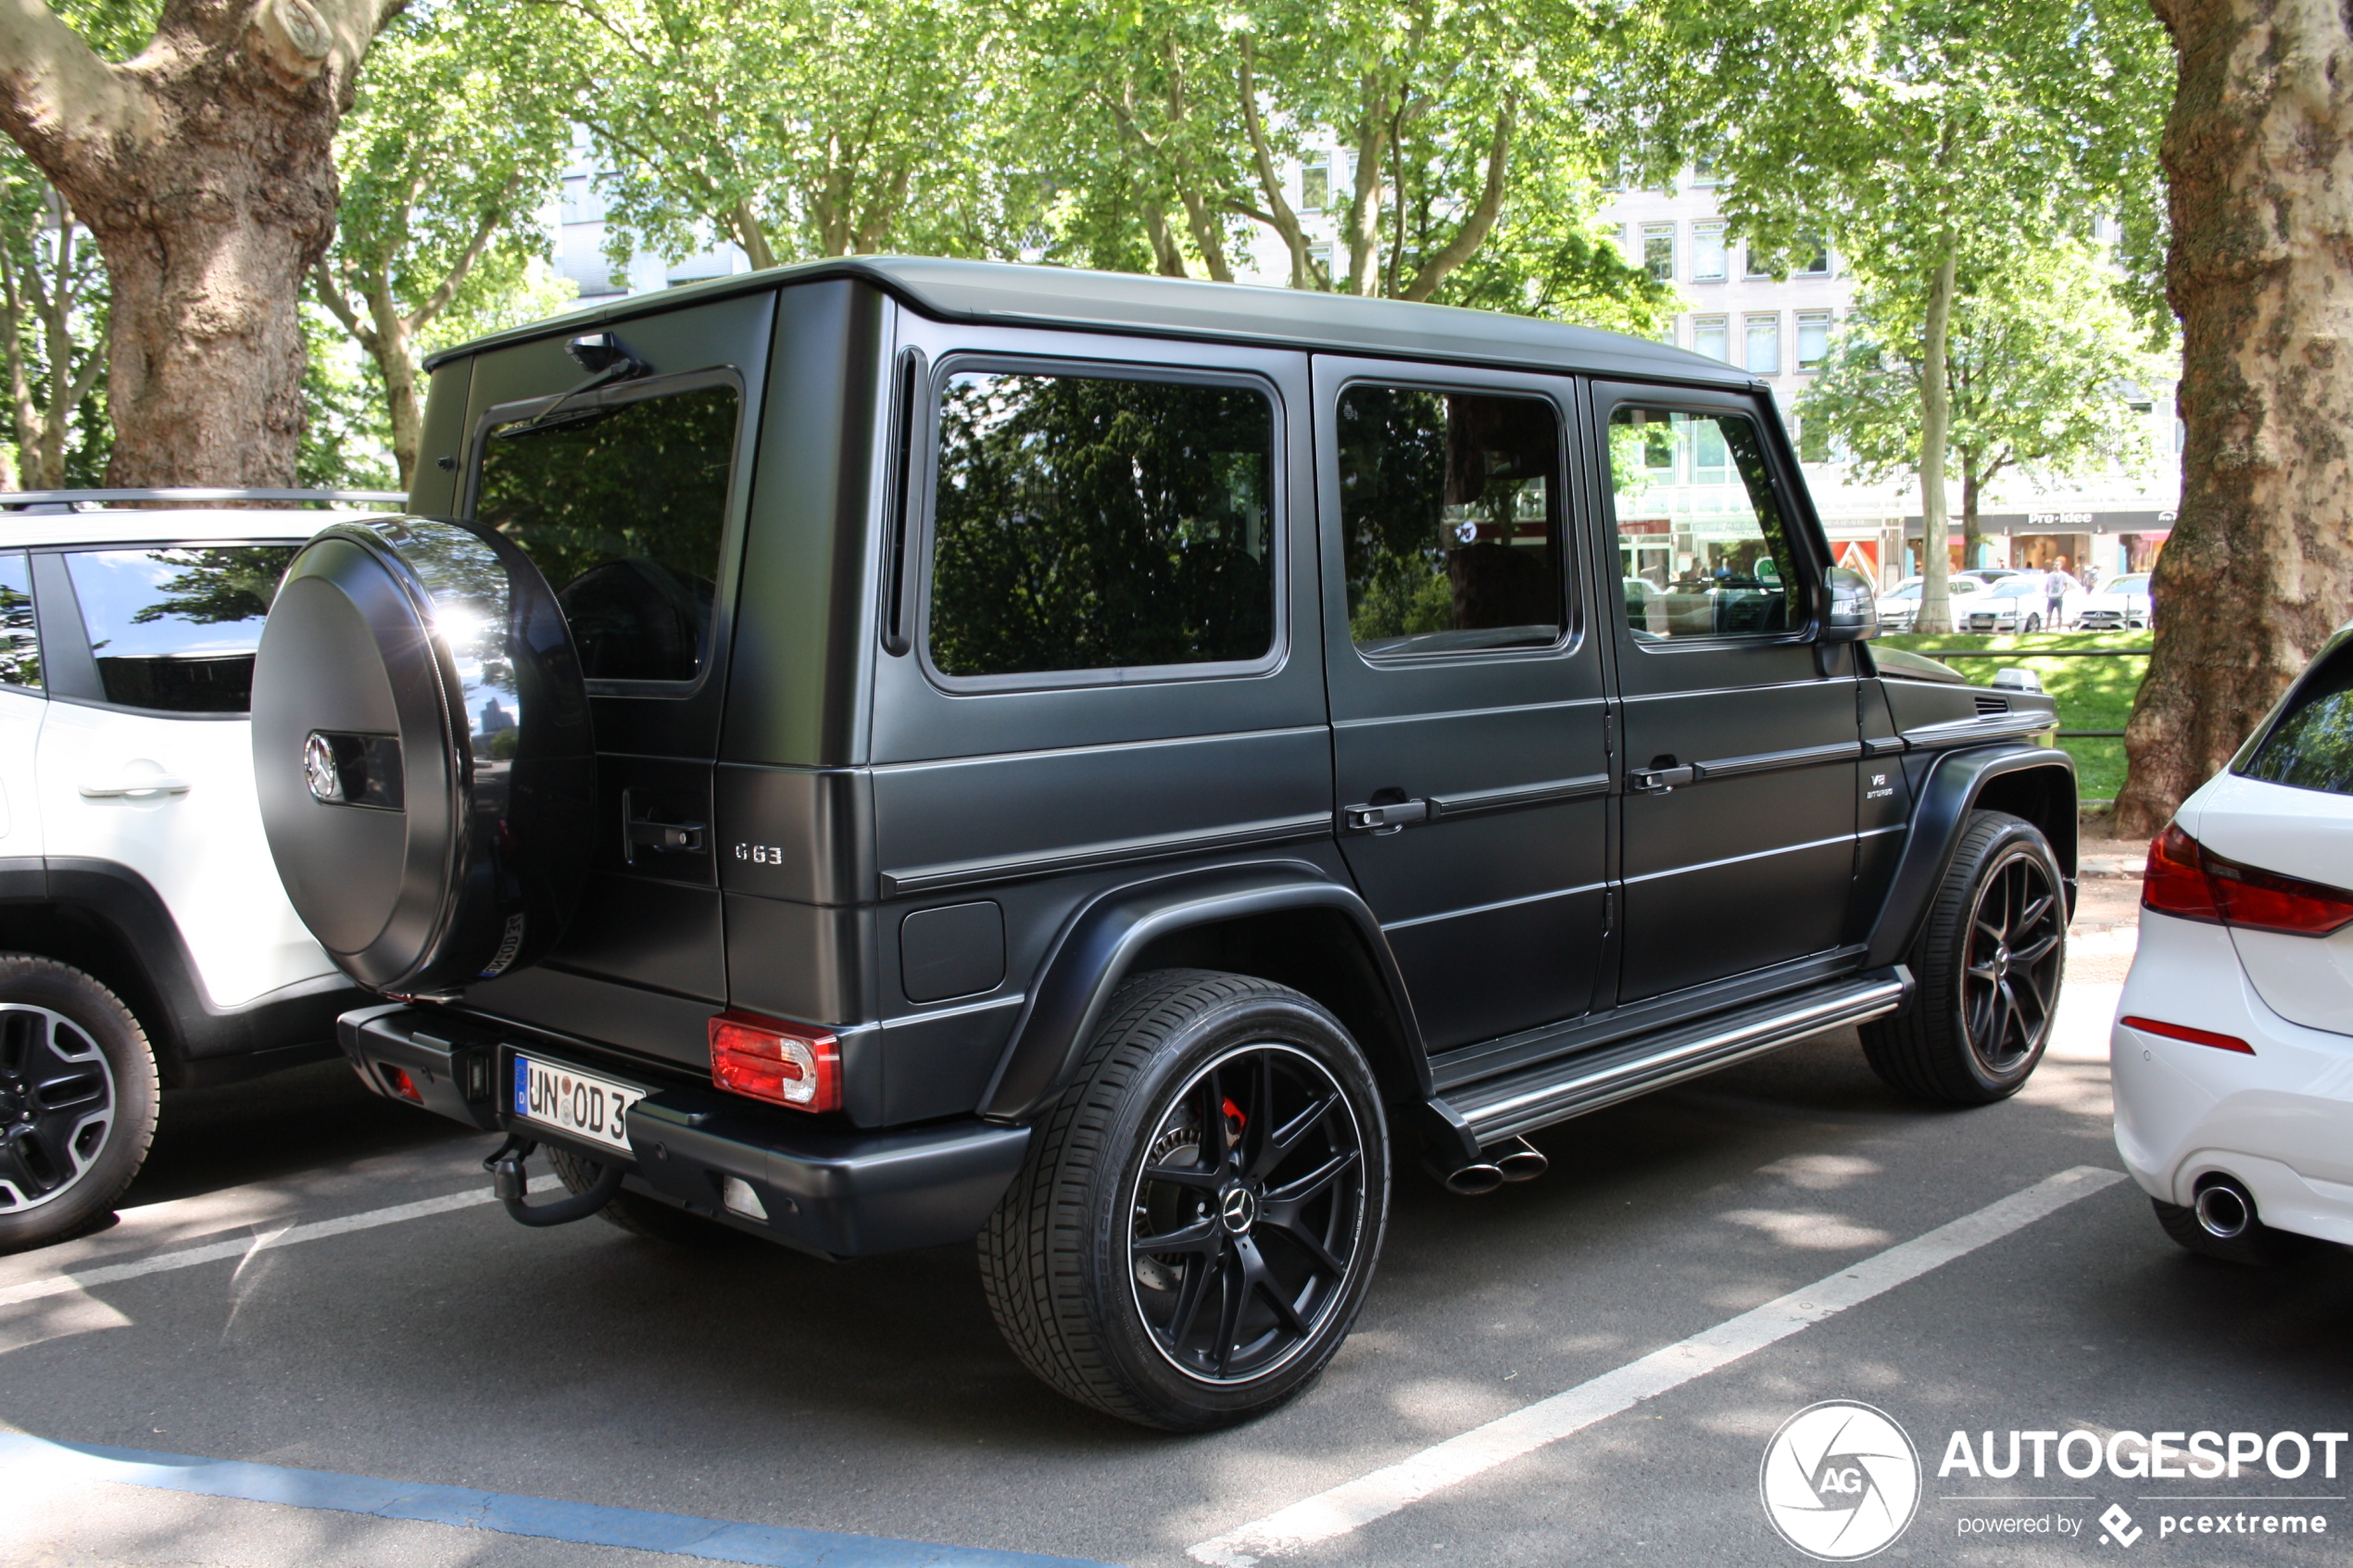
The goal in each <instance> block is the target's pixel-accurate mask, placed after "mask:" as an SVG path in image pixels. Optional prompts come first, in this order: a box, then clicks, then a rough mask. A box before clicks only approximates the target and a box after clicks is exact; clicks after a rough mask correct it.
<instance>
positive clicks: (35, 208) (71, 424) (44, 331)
mask: <svg viewBox="0 0 2353 1568" xmlns="http://www.w3.org/2000/svg"><path fill="white" fill-rule="evenodd" d="M107 299H108V291H107V275H106V269H105V267H104V266H103V264H102V263H101V261H100V259H99V257H98V250H97V246H96V245H94V244H92V243H91V241H90V238H89V236H88V234H86V233H85V232H82V230H81V229H80V227H79V226H78V225H77V224H75V223H74V222H73V221H72V215H71V214H70V212H69V210H68V209H67V208H66V207H65V206H64V204H63V203H62V202H60V201H59V200H58V199H57V194H56V193H55V192H54V191H52V190H51V189H50V187H49V184H48V182H47V181H45V180H44V179H43V178H42V177H41V173H40V171H39V170H38V169H35V168H34V167H33V166H32V163H31V160H30V159H28V158H27V157H25V156H24V155H23V154H22V153H21V152H19V151H18V149H17V147H16V144H14V143H10V142H0V397H5V398H6V416H5V417H4V418H0V483H6V479H7V476H8V472H9V470H13V471H14V473H15V476H16V478H17V480H18V482H19V483H22V484H23V485H24V486H25V487H27V488H31V489H39V488H47V487H52V486H55V485H59V484H65V483H81V481H79V480H77V479H76V477H75V476H76V475H77V474H80V473H83V472H88V471H92V470H93V469H94V468H95V470H103V469H104V467H105V458H106V454H107V451H108V450H109V449H110V448H111V446H112V445H113V442H112V438H111V435H110V434H108V433H107V427H106V420H105V409H106V401H105V399H106V341H107V340H106V322H107ZM93 433H95V436H96V440H95V445H93V440H92V437H93ZM10 453H13V455H14V462H13V463H10V462H9V461H8V460H7V455H8V454H10ZM93 455H95V458H96V461H95V464H93V462H92V458H93Z"/></svg>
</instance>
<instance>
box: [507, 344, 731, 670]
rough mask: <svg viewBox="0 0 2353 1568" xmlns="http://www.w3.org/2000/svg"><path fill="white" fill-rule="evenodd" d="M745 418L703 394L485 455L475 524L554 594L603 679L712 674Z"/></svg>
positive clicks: (594, 419) (596, 415) (561, 417)
mask: <svg viewBox="0 0 2353 1568" xmlns="http://www.w3.org/2000/svg"><path fill="white" fill-rule="evenodd" d="M736 405H737V397H736V389H735V388H734V387H732V386H705V387H698V388H696V389H695V390H693V391H691V392H677V393H672V394H669V395H666V396H660V397H640V398H637V399H635V400H634V401H631V402H625V403H608V404H603V405H598V406H592V407H590V408H585V409H582V410H580V411H579V412H577V413H574V412H573V411H572V410H570V409H564V410H560V411H559V412H558V413H557V414H556V417H555V418H554V419H553V420H549V421H548V422H547V423H545V424H536V425H535V424H534V423H532V421H530V420H515V421H512V422H510V423H508V424H505V425H502V426H500V427H499V428H498V429H497V430H495V431H493V432H492V433H491V436H490V439H489V440H488V441H486V442H484V443H483V454H482V480H481V485H480V488H479V489H478V491H477V492H476V495H475V499H474V517H475V519H476V520H477V521H482V522H486V523H489V524H490V525H492V526H493V527H495V528H497V530H498V532H499V533H503V534H505V535H506V536H507V537H508V538H510V539H512V540H513V541H514V542H515V543H516V544H517V545H519V546H522V551H523V553H524V554H525V555H527V556H529V557H530V558H531V559H532V564H534V565H535V566H536V567H538V568H539V571H540V572H541V574H542V575H544V576H545V577H546V578H547V581H548V583H550V584H552V585H553V586H554V588H555V590H556V597H557V598H558V599H559V600H560V602H561V603H562V605H563V607H564V616H565V619H566V620H567V621H570V622H571V624H572V634H573V641H574V642H575V643H577V644H578V645H579V647H580V661H581V665H582V668H583V669H584V670H585V672H586V674H587V675H588V678H589V679H591V680H603V681H690V680H692V679H694V676H695V672H696V671H698V670H699V669H700V668H701V667H702V660H703V659H704V657H705V655H706V653H707V651H708V648H709V645H710V640H711V601H712V598H713V597H714V596H715V594H716V592H717V587H718V582H719V540H720V535H721V533H724V530H725V526H726V519H727V485H728V479H729V475H730V472H731V470H732V469H733V467H734V463H735V453H736Z"/></svg>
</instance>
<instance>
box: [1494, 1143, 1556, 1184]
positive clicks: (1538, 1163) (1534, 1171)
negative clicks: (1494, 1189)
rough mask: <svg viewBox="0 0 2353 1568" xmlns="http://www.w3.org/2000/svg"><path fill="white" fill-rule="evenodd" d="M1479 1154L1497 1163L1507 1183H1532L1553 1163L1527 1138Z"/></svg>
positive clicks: (1498, 1145) (1497, 1167) (1496, 1166)
mask: <svg viewBox="0 0 2353 1568" xmlns="http://www.w3.org/2000/svg"><path fill="white" fill-rule="evenodd" d="M1479 1152H1480V1153H1481V1154H1484V1155H1486V1156H1487V1157H1488V1158H1489V1159H1490V1160H1493V1161H1494V1162H1495V1168H1496V1169H1497V1170H1499V1171H1501V1172H1502V1173H1504V1180H1505V1181H1507V1182H1532V1181H1534V1180H1535V1179H1536V1178H1537V1177H1539V1176H1541V1175H1542V1174H1543V1173H1544V1169H1545V1167H1546V1166H1548V1165H1550V1164H1551V1163H1552V1161H1551V1160H1546V1159H1545V1158H1544V1156H1543V1154H1542V1153H1541V1151H1540V1150H1539V1149H1538V1148H1537V1147H1536V1146H1535V1145H1534V1144H1532V1143H1529V1141H1528V1140H1527V1139H1526V1138H1514V1139H1513V1140H1512V1141H1511V1142H1509V1143H1504V1144H1497V1145H1496V1146H1495V1147H1494V1148H1484V1149H1481V1150H1479Z"/></svg>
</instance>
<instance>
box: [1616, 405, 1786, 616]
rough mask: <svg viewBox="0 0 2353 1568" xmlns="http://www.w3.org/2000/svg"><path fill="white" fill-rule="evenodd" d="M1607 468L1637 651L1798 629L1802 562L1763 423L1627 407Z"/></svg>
mask: <svg viewBox="0 0 2353 1568" xmlns="http://www.w3.org/2000/svg"><path fill="white" fill-rule="evenodd" d="M1609 458H1610V483H1611V490H1612V495H1613V499H1614V501H1615V504H1616V508H1617V549H1618V556H1619V559H1620V561H1621V562H1622V565H1623V570H1624V575H1625V579H1626V619H1627V621H1628V623H1629V626H1630V627H1631V629H1632V631H1633V633H1634V638H1635V640H1636V641H1637V642H1653V641H1658V640H1662V639H1665V638H1670V637H1674V638H1681V637H1724V636H1740V635H1744V634H1751V633H1781V632H1787V631H1788V630H1790V585H1791V584H1792V583H1793V582H1796V581H1797V578H1796V575H1795V573H1796V567H1797V558H1796V555H1795V553H1794V551H1793V550H1792V548H1791V547H1790V538H1789V530H1788V528H1787V527H1786V525H1785V524H1784V522H1783V521H1782V518H1781V510H1780V503H1779V502H1778V501H1777V500H1776V498H1775V497H1774V495H1773V485H1772V481H1771V478H1770V476H1769V474H1768V470H1767V469H1766V467H1765V449H1764V444H1763V443H1762V442H1761V441H1760V440H1759V439H1758V437H1757V433H1756V426H1755V422H1754V421H1752V420H1749V419H1747V418H1746V417H1744V416H1743V415H1739V414H1701V413H1688V412H1685V411H1683V410H1681V409H1675V408H1618V409H1617V410H1616V411H1615V412H1614V413H1612V414H1611V415H1610V420H1609Z"/></svg>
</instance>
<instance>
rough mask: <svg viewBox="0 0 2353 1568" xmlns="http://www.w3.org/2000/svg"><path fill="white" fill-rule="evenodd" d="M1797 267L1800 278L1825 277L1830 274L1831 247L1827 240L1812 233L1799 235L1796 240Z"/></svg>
mask: <svg viewBox="0 0 2353 1568" xmlns="http://www.w3.org/2000/svg"><path fill="white" fill-rule="evenodd" d="M1797 255H1798V258H1799V260H1798V268H1797V275H1798V276H1799V277H1801V278H1827V277H1829V276H1830V275H1831V247H1830V245H1829V243H1828V242H1827V241H1824V240H1821V239H1818V238H1816V237H1815V236H1814V235H1811V234H1806V235H1801V236H1800V237H1799V239H1798V242H1797Z"/></svg>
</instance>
